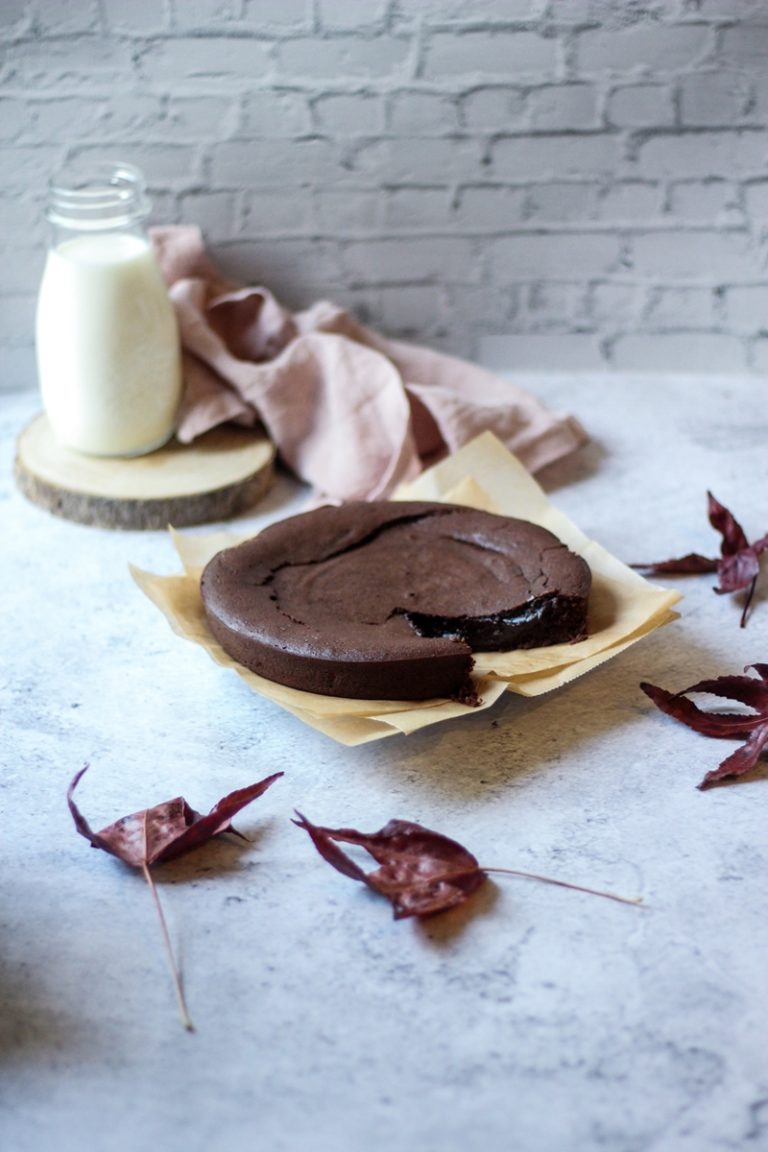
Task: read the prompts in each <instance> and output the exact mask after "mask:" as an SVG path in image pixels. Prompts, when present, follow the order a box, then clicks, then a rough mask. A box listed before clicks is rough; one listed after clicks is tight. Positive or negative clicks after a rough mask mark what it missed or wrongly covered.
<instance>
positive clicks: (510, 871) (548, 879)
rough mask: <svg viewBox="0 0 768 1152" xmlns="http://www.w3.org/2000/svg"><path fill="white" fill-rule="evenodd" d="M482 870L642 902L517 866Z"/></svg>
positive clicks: (596, 894)
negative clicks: (522, 869)
mask: <svg viewBox="0 0 768 1152" xmlns="http://www.w3.org/2000/svg"><path fill="white" fill-rule="evenodd" d="M483 872H502V873H504V874H505V875H507V876H522V877H523V878H524V879H526V880H539V881H541V883H542V884H555V885H557V887H558V888H570V889H572V891H574V892H586V893H587V894H588V895H589V896H602V897H603V898H604V899H605V900H616V901H617V902H618V903H619V904H635V905H641V904H642V903H643V900H642V897H640V896H617V895H616V894H615V893H614V892H601V891H600V890H599V889H598V888H585V887H584V886H583V885H582V884H570V883H569V882H568V881H567V880H555V879H553V877H552V876H540V875H539V874H538V873H537V872H521V871H519V870H518V869H517V868H483Z"/></svg>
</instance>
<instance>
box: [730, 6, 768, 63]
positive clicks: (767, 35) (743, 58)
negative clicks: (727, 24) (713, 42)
mask: <svg viewBox="0 0 768 1152" xmlns="http://www.w3.org/2000/svg"><path fill="white" fill-rule="evenodd" d="M762 15H763V17H764V18H765V17H766V15H767V14H766V10H765V6H763V12H762ZM766 57H768V23H763V24H762V25H760V24H755V23H754V21H752V20H744V21H743V22H741V23H739V24H734V25H733V27H731V28H724V29H723V32H722V39H721V42H720V60H721V62H722V63H724V64H726V65H730V66H731V67H734V68H754V69H755V70H756V71H757V73H758V75H759V73H760V72H761V71H762V70H764V68H765V61H766Z"/></svg>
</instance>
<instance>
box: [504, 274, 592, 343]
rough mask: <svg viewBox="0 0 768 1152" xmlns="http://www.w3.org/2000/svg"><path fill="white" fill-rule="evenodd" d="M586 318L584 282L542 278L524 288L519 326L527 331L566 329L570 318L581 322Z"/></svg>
mask: <svg viewBox="0 0 768 1152" xmlns="http://www.w3.org/2000/svg"><path fill="white" fill-rule="evenodd" d="M584 319H585V292H584V286H583V284H581V283H579V284H565V283H559V282H557V281H551V280H549V281H540V282H538V283H536V284H530V285H528V286H527V288H526V289H524V291H523V293H522V300H521V306H520V309H519V311H518V314H517V316H516V320H515V327H516V328H519V329H521V330H525V331H531V330H533V329H544V328H547V329H553V328H558V329H562V327H563V324H564V323H565V322H566V321H567V322H571V323H572V322H576V323H578V322H579V321H583V320H584Z"/></svg>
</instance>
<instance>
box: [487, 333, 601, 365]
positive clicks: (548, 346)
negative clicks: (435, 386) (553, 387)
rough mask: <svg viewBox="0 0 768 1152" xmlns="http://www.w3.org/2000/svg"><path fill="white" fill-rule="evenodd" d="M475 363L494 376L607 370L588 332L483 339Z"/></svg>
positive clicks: (597, 347)
mask: <svg viewBox="0 0 768 1152" xmlns="http://www.w3.org/2000/svg"><path fill="white" fill-rule="evenodd" d="M479 360H480V363H481V364H483V365H484V367H486V368H489V369H491V371H494V372H553V371H562V370H563V369H567V370H568V371H569V372H595V371H601V370H603V369H605V368H606V367H607V365H606V364H605V362H604V360H603V358H602V355H601V353H600V345H599V341H598V338H597V336H596V335H595V334H594V333H591V332H578V333H577V332H547V333H543V332H538V333H536V332H526V333H517V334H514V335H503V336H502V335H498V336H483V337H482V338H481V340H480V352H479Z"/></svg>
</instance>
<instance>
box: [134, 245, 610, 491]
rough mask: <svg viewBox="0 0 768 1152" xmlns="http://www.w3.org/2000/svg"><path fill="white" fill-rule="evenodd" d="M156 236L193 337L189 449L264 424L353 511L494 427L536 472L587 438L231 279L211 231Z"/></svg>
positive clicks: (427, 354) (443, 366)
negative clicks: (206, 436)
mask: <svg viewBox="0 0 768 1152" xmlns="http://www.w3.org/2000/svg"><path fill="white" fill-rule="evenodd" d="M150 235H151V239H152V244H153V247H154V251H155V254H156V256H157V258H158V261H159V263H160V267H161V269H162V272H163V275H164V277H165V280H166V283H167V284H168V287H169V291H170V296H171V299H172V301H173V304H174V307H175V310H176V316H177V318H178V322H179V328H180V332H181V342H182V348H183V353H184V397H183V401H182V407H181V412H180V417H179V424H178V431H177V435H178V438H179V440H181V441H182V443H189V441H191V440H194V438H195V437H196V436H200V435H201V434H202V433H203V432H207V431H208V430H209V429H210V428H214V427H216V426H217V425H219V424H222V423H224V422H226V421H235V422H237V423H239V424H245V425H246V426H254V425H256V424H258V423H261V424H262V425H263V426H264V428H265V429H266V431H267V434H268V435H269V437H270V438H271V439H272V441H273V442H274V443H275V445H276V447H277V449H278V452H279V454H280V457H281V458H282V460H283V461H284V463H285V464H286V465H287V466H288V467H289V468H290V469H291V470H292V471H293V472H295V473H296V475H297V476H299V477H300V478H301V479H302V480H304V481H305V482H306V483H308V484H311V485H312V486H313V487H314V489H315V495H316V498H318V499H323V500H328V501H331V502H334V503H342V502H344V501H346V500H374V499H379V498H384V497H386V496H388V495H390V494H391V493H392V491H393V490H394V489H395V488H396V487H397V485H398V484H399V483H401V482H402V481H405V480H411V479H413V478H414V477H415V476H416V475H418V473H419V472H420V471H421V470H422V468H423V467H424V466H426V465H427V464H432V463H433V462H434V461H435V460H436V459H439V458H440V456H441V455H444V454H446V453H448V452H453V451H455V450H456V449H458V448H460V447H461V446H462V444H465V443H466V442H467V441H469V440H471V439H472V438H473V437H474V436H476V435H478V434H479V433H480V432H483V431H486V430H490V431H492V432H494V433H495V434H496V436H497V437H498V438H499V439H500V440H501V441H502V442H503V443H504V444H506V446H507V447H508V448H509V449H510V451H512V452H513V453H514V454H515V455H516V456H517V457H518V458H519V459H520V460H521V461H522V463H523V464H524V465H525V466H526V467H527V468H528V469H529V471H531V472H535V471H538V470H539V469H540V468H543V467H544V465H545V464H549V463H551V462H552V461H554V460H557V459H559V458H560V457H561V456H564V455H566V454H567V453H568V452H571V451H572V450H573V449H574V448H577V447H578V446H579V445H581V444H583V443H584V442H585V441H586V439H587V436H586V433H585V432H584V429H583V428H582V427H581V425H580V424H579V423H578V421H577V420H575V419H574V418H573V417H572V416H567V415H563V414H560V413H553V412H550V411H549V410H548V409H547V408H545V407H544V405H543V404H541V402H540V401H539V400H537V399H536V398H535V397H534V396H532V395H530V394H529V393H527V392H526V391H525V390H524V389H522V388H519V387H517V386H516V385H515V384H512V383H511V382H509V381H506V380H503V379H501V378H500V377H498V376H495V375H493V374H492V373H491V372H486V371H485V370H484V369H482V368H478V367H476V366H475V365H473V364H469V363H467V362H465V361H463V360H459V359H456V358H455V357H452V356H446V355H444V354H442V353H440V352H435V351H432V350H430V349H428V348H422V347H419V346H418V345H415V344H408V343H404V342H403V341H400V340H389V339H385V338H384V337H383V336H381V335H379V334H378V333H376V332H374V331H372V330H371V329H370V328H366V327H364V326H363V325H362V324H359V323H358V322H357V321H356V320H355V319H353V317H352V316H351V315H350V314H349V313H348V312H346V311H344V310H343V309H341V308H338V307H336V306H335V305H334V304H331V303H329V302H328V301H325V300H323V301H320V302H318V303H316V304H314V305H313V306H312V307H311V308H308V309H307V310H305V311H303V312H296V313H290V312H288V311H286V309H285V308H283V307H282V306H281V305H280V304H279V303H278V301H277V300H276V299H275V297H274V296H273V295H272V294H271V292H269V291H268V290H267V289H266V288H261V287H253V288H243V287H242V286H240V285H238V284H235V283H233V282H232V281H230V280H227V278H226V277H225V276H224V275H223V274H222V272H220V271H219V269H218V268H216V266H215V265H214V264H213V263H212V261H211V260H210V259H209V258H208V256H207V255H206V252H205V249H204V246H203V240H202V236H201V233H200V230H199V229H198V228H195V227H180V226H178V227H163V228H153V229H151V232H150Z"/></svg>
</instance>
